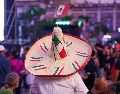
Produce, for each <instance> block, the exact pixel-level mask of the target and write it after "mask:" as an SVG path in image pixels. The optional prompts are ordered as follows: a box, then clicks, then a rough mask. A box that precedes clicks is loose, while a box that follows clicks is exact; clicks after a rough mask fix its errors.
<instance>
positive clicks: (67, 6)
mask: <svg viewBox="0 0 120 94" xmlns="http://www.w3.org/2000/svg"><path fill="white" fill-rule="evenodd" d="M69 8H70V5H65V7H64V10H63V12H62V14H61V15H64V14H66V13H67V12H68V9H69Z"/></svg>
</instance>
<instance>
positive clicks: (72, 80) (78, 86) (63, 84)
mask: <svg viewBox="0 0 120 94" xmlns="http://www.w3.org/2000/svg"><path fill="white" fill-rule="evenodd" d="M31 91H32V92H33V94H87V92H88V89H87V87H86V86H85V84H84V82H83V80H82V78H81V76H80V75H79V74H78V73H76V74H74V75H72V76H70V77H62V78H45V77H44V78H43V77H35V79H34V81H33V84H32V85H31V87H30V92H31ZM31 94H32V93H31Z"/></svg>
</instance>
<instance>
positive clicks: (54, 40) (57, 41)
mask: <svg viewBox="0 0 120 94" xmlns="http://www.w3.org/2000/svg"><path fill="white" fill-rule="evenodd" d="M53 42H54V44H55V46H57V45H58V44H59V43H60V41H59V39H58V38H57V37H56V36H55V37H54V38H53Z"/></svg>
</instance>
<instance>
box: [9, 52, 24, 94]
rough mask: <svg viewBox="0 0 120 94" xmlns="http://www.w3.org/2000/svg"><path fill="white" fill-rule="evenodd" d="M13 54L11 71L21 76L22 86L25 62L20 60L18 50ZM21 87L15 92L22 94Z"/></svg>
mask: <svg viewBox="0 0 120 94" xmlns="http://www.w3.org/2000/svg"><path fill="white" fill-rule="evenodd" d="M11 53H12V56H13V58H12V59H11V60H10V63H11V70H12V72H15V73H17V74H18V75H19V76H20V85H21V79H22V76H21V70H22V69H23V62H22V60H21V59H20V58H19V52H18V51H17V50H13V51H12V52H11ZM20 85H19V87H17V88H16V90H15V91H16V93H17V94H20Z"/></svg>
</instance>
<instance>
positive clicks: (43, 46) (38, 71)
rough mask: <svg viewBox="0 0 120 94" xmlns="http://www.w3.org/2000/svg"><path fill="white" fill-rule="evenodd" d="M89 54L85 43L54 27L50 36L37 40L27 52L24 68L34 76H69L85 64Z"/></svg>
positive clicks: (89, 49) (89, 51) (88, 48)
mask: <svg viewBox="0 0 120 94" xmlns="http://www.w3.org/2000/svg"><path fill="white" fill-rule="evenodd" d="M91 52H92V48H91V46H90V45H89V44H88V43H87V42H86V41H84V40H83V39H80V38H76V37H73V36H71V35H63V33H62V30H61V28H60V27H54V30H53V32H52V35H50V36H46V37H43V38H42V39H40V40H38V41H37V42H36V43H35V44H34V45H33V46H32V47H31V49H30V50H29V51H28V53H27V55H26V60H25V68H26V69H27V71H28V72H30V73H31V74H33V75H36V76H54V77H60V76H69V75H72V74H74V73H76V72H78V71H79V70H81V69H82V68H83V67H84V66H85V65H86V64H87V62H88V60H89V59H90V56H91Z"/></svg>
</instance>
